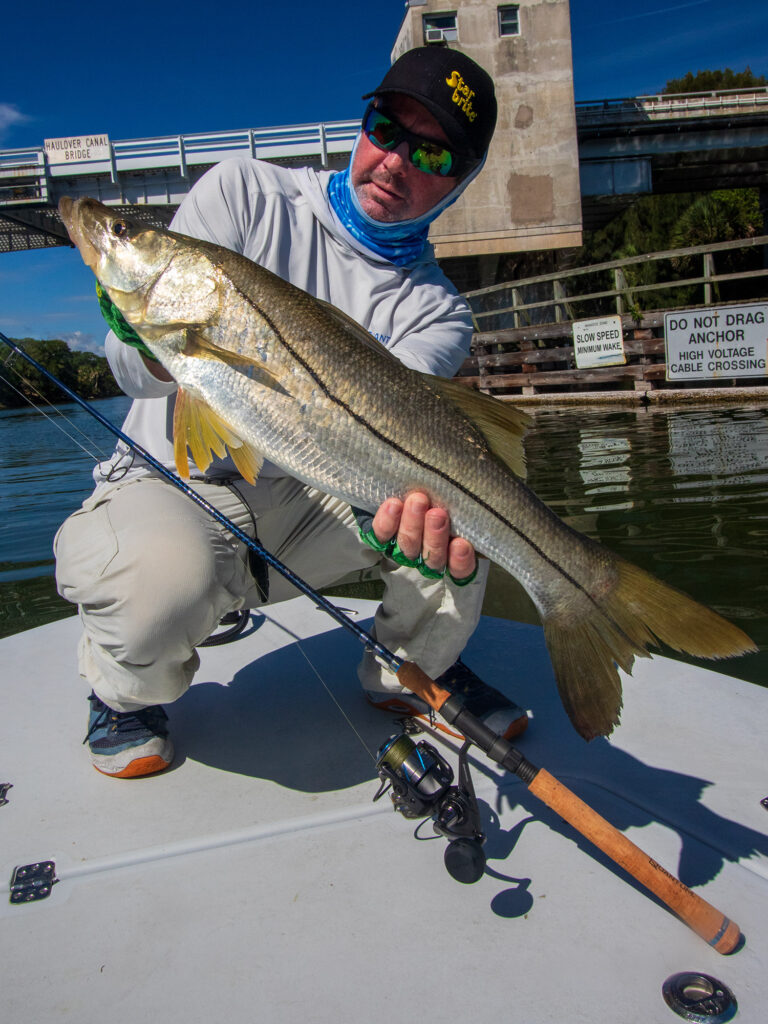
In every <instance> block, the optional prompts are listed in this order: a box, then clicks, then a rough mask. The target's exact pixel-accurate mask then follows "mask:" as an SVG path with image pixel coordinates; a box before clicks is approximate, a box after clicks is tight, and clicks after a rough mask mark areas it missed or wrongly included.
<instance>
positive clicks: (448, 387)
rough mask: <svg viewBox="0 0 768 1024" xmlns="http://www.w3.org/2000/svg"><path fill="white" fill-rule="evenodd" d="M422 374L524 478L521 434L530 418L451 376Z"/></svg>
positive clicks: (494, 452)
mask: <svg viewBox="0 0 768 1024" xmlns="http://www.w3.org/2000/svg"><path fill="white" fill-rule="evenodd" d="M422 377H423V378H424V381H425V382H426V383H427V384H428V385H429V386H430V387H432V388H434V389H436V390H437V391H439V392H440V394H441V395H442V396H443V397H444V398H446V399H448V401H450V402H452V403H453V404H454V405H456V406H458V407H459V409H460V410H461V411H462V412H463V413H464V415H465V416H467V417H468V418H469V419H470V420H472V422H473V423H474V424H475V426H476V427H477V429H478V430H479V431H480V433H481V434H482V435H483V437H484V438H485V439H486V441H487V442H488V447H489V448H490V449H491V451H492V452H493V454H494V455H495V456H496V458H498V459H501V461H502V462H503V463H504V464H505V465H506V466H508V467H509V468H510V469H511V470H512V472H513V473H514V474H515V475H516V476H518V477H519V478H520V479H521V480H524V479H525V474H526V471H525V452H524V450H523V437H524V436H525V432H526V430H527V429H528V427H529V426H530V425H531V423H532V422H533V421H532V420H531V417H530V416H528V415H527V414H526V413H524V412H521V411H520V409H515V408H514V406H510V405H508V404H507V403H506V402H501V401H499V399H498V398H491V396H490V395H485V394H483V393H482V392H481V391H474V390H473V389H472V388H469V387H467V386H466V384H459V383H457V382H456V381H455V380H451V379H450V378H447V377H430V376H429V375H428V374H422Z"/></svg>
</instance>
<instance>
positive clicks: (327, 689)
mask: <svg viewBox="0 0 768 1024" xmlns="http://www.w3.org/2000/svg"><path fill="white" fill-rule="evenodd" d="M258 612H259V614H260V615H263V616H264V618H265V619H266V620H267V622H271V623H272V625H273V626H277V627H278V629H281V630H282V631H283V632H284V633H287V634H288V636H289V637H290V638H291V639H292V640H293V641H294V643H295V644H296V647H297V648H298V650H299V652H300V654H301V656H302V657H303V658H304V660H305V661H306V662H307V664H308V665H309V667H310V668H311V669H312V671H313V672H314V673H315V675H316V676H317V678H318V679H319V680H320V684H321V686H322V687H323V689H324V690H325V692H326V693H327V694H328V696H329V697H330V698H331V700H332V701H333V703H334V704H335V705H336V707H337V708H338V710H339V712H340V714H341V716H342V718H343V719H344V720H345V722H346V723H347V725H348V726H349V727H350V729H351V730H352V732H353V733H354V734H355V736H357V738H358V740H359V741H360V743H361V745H362V747H363V750H365V752H366V754H367V755H368V756H369V757H370V759H371V760H372V761H373V763H374V764H376V755H375V754H374V753H373V751H372V750H371V748H370V747H369V746H368V744H367V743H366V742H365V740H364V739H363V737H362V736H361V734H360V733H359V732H358V730H357V727H356V726H355V724H354V722H353V721H352V719H351V718H350V717H349V715H348V714H347V713H346V711H345V710H344V708H343V707H342V705H341V704H340V703H339V700H338V698H337V697H336V695H335V694H334V692H333V690H331V688H330V686H329V685H328V684H327V683H326V681H325V679H324V678H323V676H322V673H321V672H320V670H319V669H318V668H317V667H316V665H315V664H314V662H313V661H312V659H311V658H310V657H309V655H308V654H307V652H306V651H305V650H304V646H303V644H302V641H301V637H299V636H297V635H296V633H294V632H293V630H292V629H289V628H288V627H287V626H285V625H283V623H282V622H278V621H277V619H273V618H271V616H269V615H267V614H266V612H265V611H264V609H263V608H259V609H258Z"/></svg>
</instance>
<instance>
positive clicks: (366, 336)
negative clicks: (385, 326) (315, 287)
mask: <svg viewBox="0 0 768 1024" xmlns="http://www.w3.org/2000/svg"><path fill="white" fill-rule="evenodd" d="M316 301H317V303H318V305H320V306H322V307H323V310H324V312H325V313H327V314H328V316H330V317H331V318H332V319H334V320H335V321H336V322H337V323H338V324H340V325H341V326H342V327H344V328H345V329H346V330H348V331H349V332H350V333H351V334H354V335H355V337H356V338H357V339H358V340H359V341H361V342H362V343H363V344H364V345H367V346H368V348H372V349H374V350H375V351H376V352H378V353H379V355H383V356H386V357H387V358H388V359H393V360H394V361H395V362H396V363H399V362H400V360H399V359H398V358H397V356H395V355H393V354H392V353H391V352H390V351H389V349H388V348H387V347H386V345H382V343H381V342H380V341H379V340H378V339H377V338H374V336H373V335H372V334H371V332H370V331H366V329H365V328H364V327H363V326H362V325H361V324H359V323H358V322H357V320H354V319H353V318H352V317H351V316H349V314H348V313H345V312H344V311H343V310H342V309H337V307H336V306H332V305H331V303H330V302H325V300H324V299H317V300H316Z"/></svg>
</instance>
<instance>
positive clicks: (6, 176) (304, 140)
mask: <svg viewBox="0 0 768 1024" xmlns="http://www.w3.org/2000/svg"><path fill="white" fill-rule="evenodd" d="M359 130H360V122H359V121H358V120H355V121H327V122H317V123H314V124H299V125H280V126H277V127H272V128H246V129H241V130H237V131H220V132H198V133H193V134H188V135H166V136H156V137H154V138H146V139H123V140H115V141H111V142H110V159H109V160H103V161H88V162H82V163H65V164H49V163H48V161H47V159H46V155H45V150H44V148H43V147H42V146H36V147H28V148H24V149H9V150H0V205H10V204H16V203H25V202H45V201H46V199H47V194H48V190H49V182H50V180H51V179H53V178H60V177H72V176H74V175H87V174H105V173H106V174H109V175H110V177H111V179H112V181H113V182H114V183H117V181H118V176H119V174H120V173H121V172H124V171H135V170H143V169H146V170H151V169H156V168H159V167H168V168H174V169H177V170H178V171H179V173H180V174H181V176H182V177H186V176H187V167H188V166H190V165H201V164H202V165H205V164H213V163H218V162H219V161H220V160H223V159H226V158H227V157H228V156H233V155H236V154H238V153H242V154H243V155H244V156H252V157H256V156H258V157H261V158H262V159H267V160H270V159H272V160H275V159H280V158H281V157H283V158H290V157H297V156H314V157H319V158H320V162H321V164H322V165H323V166H325V165H326V164H327V161H328V157H329V155H330V154H334V153H344V152H349V151H350V150H351V149H352V145H353V143H354V140H355V138H356V136H357V133H358V131H359Z"/></svg>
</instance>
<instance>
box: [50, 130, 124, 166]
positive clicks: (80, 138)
mask: <svg viewBox="0 0 768 1024" xmlns="http://www.w3.org/2000/svg"><path fill="white" fill-rule="evenodd" d="M45 155H46V157H47V159H48V163H49V164H80V163H87V162H88V161H90V160H109V156H110V154H109V136H108V135H70V136H68V137H67V138H66V139H45Z"/></svg>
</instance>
